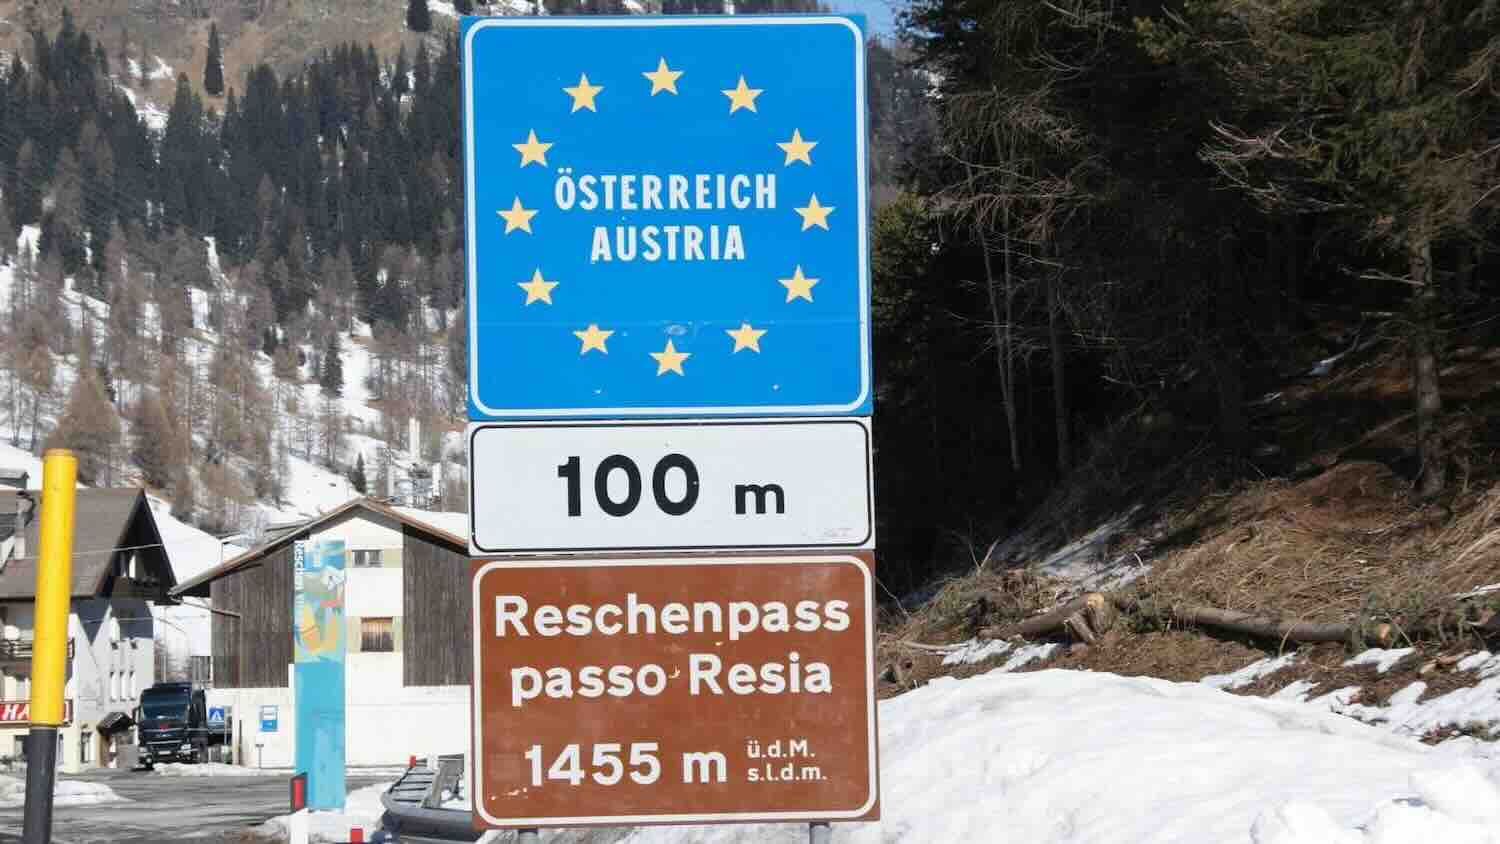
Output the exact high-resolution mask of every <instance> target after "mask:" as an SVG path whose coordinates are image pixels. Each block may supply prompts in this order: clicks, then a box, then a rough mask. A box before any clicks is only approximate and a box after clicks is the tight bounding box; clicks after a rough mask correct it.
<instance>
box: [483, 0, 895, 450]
mask: <svg viewBox="0 0 1500 844" xmlns="http://www.w3.org/2000/svg"><path fill="white" fill-rule="evenodd" d="M862 26H863V18H862V17H860V16H842V15H789V16H753V17H733V16H722V17H678V16H665V17H651V16H631V17H619V18H599V17H579V18H560V17H536V18H520V17H515V18H464V19H463V24H462V33H463V35H462V38H463V41H462V43H463V68H464V80H463V83H464V84H463V96H464V108H463V114H464V155H465V177H466V185H465V192H464V193H465V201H466V226H465V228H466V235H467V244H466V245H467V260H468V267H467V273H468V294H469V299H468V301H469V375H470V385H469V386H470V390H469V413H470V417H471V418H472V419H474V420H477V421H483V420H489V419H507V418H509V419H516V418H530V419H564V418H580V417H620V416H659V417H673V416H729V415H734V416H785V415H866V414H868V413H869V412H870V392H871V391H870V339H869V338H870V326H869V302H870V283H869V271H868V265H869V255H868V251H869V250H868V232H867V227H866V217H867V199H866V173H865V68H864V56H865V46H864V36H863V32H862Z"/></svg>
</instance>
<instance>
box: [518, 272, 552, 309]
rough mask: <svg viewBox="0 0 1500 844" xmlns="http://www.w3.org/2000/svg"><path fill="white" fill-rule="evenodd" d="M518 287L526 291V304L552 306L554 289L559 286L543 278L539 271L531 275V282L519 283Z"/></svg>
mask: <svg viewBox="0 0 1500 844" xmlns="http://www.w3.org/2000/svg"><path fill="white" fill-rule="evenodd" d="M516 286H517V287H519V288H521V289H522V290H524V291H526V304H528V305H529V304H531V303H532V302H546V303H547V304H549V305H550V304H552V288H554V287H556V286H557V282H555V281H547V280H546V279H544V278H542V271H541V270H540V269H538V270H537V271H535V272H533V273H532V274H531V281H518V282H516Z"/></svg>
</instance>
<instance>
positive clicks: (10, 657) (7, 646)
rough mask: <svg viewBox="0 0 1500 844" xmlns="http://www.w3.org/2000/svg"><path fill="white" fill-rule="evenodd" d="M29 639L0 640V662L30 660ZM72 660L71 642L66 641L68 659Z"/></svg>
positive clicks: (30, 643)
mask: <svg viewBox="0 0 1500 844" xmlns="http://www.w3.org/2000/svg"><path fill="white" fill-rule="evenodd" d="M31 645H32V640H31V639H0V662H23V661H29V660H30V659H31ZM72 658H73V640H72V639H69V640H68V659H72Z"/></svg>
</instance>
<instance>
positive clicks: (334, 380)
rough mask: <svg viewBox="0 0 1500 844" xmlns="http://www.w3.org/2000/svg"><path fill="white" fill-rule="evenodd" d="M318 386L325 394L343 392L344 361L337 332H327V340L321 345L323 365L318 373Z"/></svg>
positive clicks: (332, 394)
mask: <svg viewBox="0 0 1500 844" xmlns="http://www.w3.org/2000/svg"><path fill="white" fill-rule="evenodd" d="M318 386H320V387H322V388H323V395H325V396H342V395H343V394H344V361H343V360H342V358H341V356H340V352H339V333H338V332H337V331H332V332H329V334H328V342H327V343H326V344H325V345H324V346H323V366H322V369H321V370H320V371H319V373H318Z"/></svg>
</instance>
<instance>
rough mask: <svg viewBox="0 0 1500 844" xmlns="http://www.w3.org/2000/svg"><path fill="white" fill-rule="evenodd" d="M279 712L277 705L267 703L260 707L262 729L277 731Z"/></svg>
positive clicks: (265, 731)
mask: <svg viewBox="0 0 1500 844" xmlns="http://www.w3.org/2000/svg"><path fill="white" fill-rule="evenodd" d="M277 715H278V713H277V710H276V707H275V706H272V705H266V706H262V707H261V708H260V731H261V732H263V733H274V732H276V727H277V721H278V720H279V719H278V717H277Z"/></svg>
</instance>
